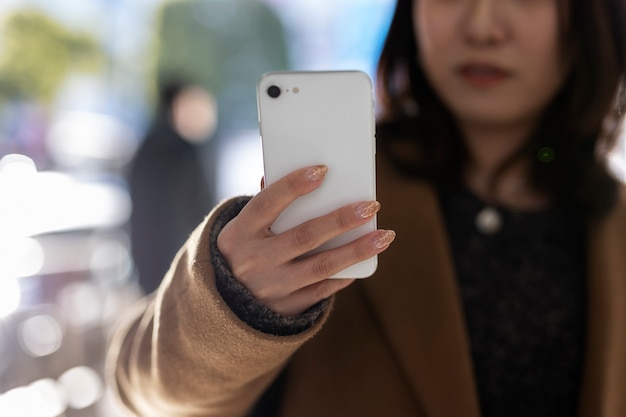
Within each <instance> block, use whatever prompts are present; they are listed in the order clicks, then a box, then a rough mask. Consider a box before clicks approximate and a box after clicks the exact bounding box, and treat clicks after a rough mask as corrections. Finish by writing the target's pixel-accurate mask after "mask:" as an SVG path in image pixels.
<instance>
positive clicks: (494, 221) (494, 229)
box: [474, 206, 502, 236]
mask: <svg viewBox="0 0 626 417" xmlns="http://www.w3.org/2000/svg"><path fill="white" fill-rule="evenodd" d="M474 224H475V225H476V229H478V231H479V232H480V233H482V234H484V235H487V236H492V235H495V234H496V233H498V232H499V231H500V230H502V215H501V214H500V212H499V211H498V210H497V209H496V208H495V207H492V206H486V207H485V208H483V209H482V210H481V211H479V212H478V215H477V216H476V219H475V220H474Z"/></svg>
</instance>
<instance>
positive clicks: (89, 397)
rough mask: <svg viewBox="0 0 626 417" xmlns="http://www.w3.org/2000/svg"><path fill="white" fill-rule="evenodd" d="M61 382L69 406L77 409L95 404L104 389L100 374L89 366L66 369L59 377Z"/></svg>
mask: <svg viewBox="0 0 626 417" xmlns="http://www.w3.org/2000/svg"><path fill="white" fill-rule="evenodd" d="M59 383H60V384H61V385H62V386H63V387H64V388H65V392H66V393H67V400H68V405H69V407H71V408H73V409H76V410H80V409H83V408H87V407H89V406H91V405H93V404H95V403H96V402H97V401H98V400H99V399H100V397H101V396H102V394H103V390H104V386H103V382H102V378H101V377H100V375H98V373H97V372H96V371H95V370H93V369H91V368H89V367H87V366H77V367H75V368H72V369H69V370H67V371H65V372H64V373H63V374H62V375H61V376H60V377H59Z"/></svg>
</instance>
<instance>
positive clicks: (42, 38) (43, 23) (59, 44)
mask: <svg viewBox="0 0 626 417" xmlns="http://www.w3.org/2000/svg"><path fill="white" fill-rule="evenodd" d="M0 31H1V32H0V101H7V100H15V99H22V98H24V99H34V100H37V101H42V102H44V103H46V102H49V101H50V100H51V99H53V98H54V96H55V94H56V92H57V90H58V88H59V87H60V86H61V84H62V83H63V82H64V80H65V79H66V77H67V75H68V74H69V73H70V72H72V71H80V72H98V71H101V70H102V69H103V68H104V64H105V62H106V58H105V54H104V51H103V50H102V48H101V47H100V45H99V44H98V42H96V40H95V39H94V38H93V37H92V36H90V35H89V34H85V33H78V32H74V31H71V30H69V29H67V28H65V27H63V26H62V25H60V24H59V23H57V22H56V21H54V20H52V19H51V18H50V17H48V16H46V15H45V14H44V13H42V12H40V11H38V10H35V9H23V10H19V11H16V12H14V13H12V14H11V15H9V16H7V18H6V20H5V21H4V23H3V24H2V26H1V28H0Z"/></svg>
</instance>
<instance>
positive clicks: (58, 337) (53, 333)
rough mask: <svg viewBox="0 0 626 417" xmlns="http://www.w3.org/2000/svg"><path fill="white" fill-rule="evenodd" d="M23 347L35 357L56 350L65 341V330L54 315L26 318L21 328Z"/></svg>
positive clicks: (20, 334)
mask: <svg viewBox="0 0 626 417" xmlns="http://www.w3.org/2000/svg"><path fill="white" fill-rule="evenodd" d="M19 336H20V339H19V340H20V344H21V345H22V349H23V350H24V351H25V352H26V353H27V354H29V355H31V356H33V357H41V356H47V355H50V354H52V353H54V352H56V351H57V350H58V349H59V348H60V347H61V344H62V342H63V330H62V328H61V326H60V324H59V323H58V322H57V321H56V320H55V319H54V317H52V316H50V315H47V314H42V315H37V316H34V317H30V318H28V319H26V320H25V321H24V322H23V323H22V324H21V326H20V330H19Z"/></svg>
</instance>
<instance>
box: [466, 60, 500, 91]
mask: <svg viewBox="0 0 626 417" xmlns="http://www.w3.org/2000/svg"><path fill="white" fill-rule="evenodd" d="M457 73H458V74H459V75H460V76H461V79H462V80H463V81H464V82H466V83H468V84H470V85H472V86H476V87H492V86H495V85H497V84H500V83H502V82H503V81H505V80H506V79H507V78H509V77H510V76H511V73H510V72H509V71H507V70H505V69H502V68H501V67H498V66H496V65H493V64H487V63H478V62H472V63H467V64H463V65H460V66H459V67H458V68H457Z"/></svg>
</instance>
